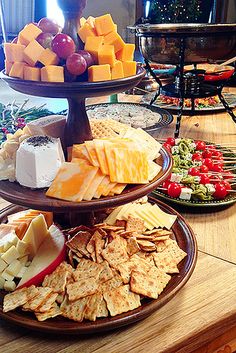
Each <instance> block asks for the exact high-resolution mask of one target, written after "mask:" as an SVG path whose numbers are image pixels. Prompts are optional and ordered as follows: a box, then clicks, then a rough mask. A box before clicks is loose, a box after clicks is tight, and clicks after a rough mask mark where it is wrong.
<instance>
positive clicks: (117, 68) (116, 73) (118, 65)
mask: <svg viewBox="0 0 236 353" xmlns="http://www.w3.org/2000/svg"><path fill="white" fill-rule="evenodd" d="M123 77H124V70H123V65H122V62H121V61H119V60H116V62H115V65H114V66H113V67H112V68H111V79H112V80H117V79H119V78H123Z"/></svg>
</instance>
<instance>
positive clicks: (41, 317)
mask: <svg viewBox="0 0 236 353" xmlns="http://www.w3.org/2000/svg"><path fill="white" fill-rule="evenodd" d="M58 315H61V310H60V308H59V306H58V305H57V304H56V303H54V305H53V306H52V307H51V308H50V309H49V310H48V311H46V312H43V313H39V312H35V316H36V318H37V319H38V321H45V320H47V319H52V318H53V317H56V316H58Z"/></svg>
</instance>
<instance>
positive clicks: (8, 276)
mask: <svg viewBox="0 0 236 353" xmlns="http://www.w3.org/2000/svg"><path fill="white" fill-rule="evenodd" d="M1 276H2V278H4V279H5V280H6V281H13V279H14V276H12V275H10V274H9V273H8V272H7V271H6V270H4V271H3V272H2V275H1Z"/></svg>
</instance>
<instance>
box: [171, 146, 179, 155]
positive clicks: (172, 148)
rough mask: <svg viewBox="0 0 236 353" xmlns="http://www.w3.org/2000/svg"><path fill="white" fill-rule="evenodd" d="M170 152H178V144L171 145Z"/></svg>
mask: <svg viewBox="0 0 236 353" xmlns="http://www.w3.org/2000/svg"><path fill="white" fill-rule="evenodd" d="M171 153H172V154H174V153H179V146H173V147H171Z"/></svg>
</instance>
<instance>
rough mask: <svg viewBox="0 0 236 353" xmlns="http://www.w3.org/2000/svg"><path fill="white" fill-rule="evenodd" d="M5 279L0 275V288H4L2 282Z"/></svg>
mask: <svg viewBox="0 0 236 353" xmlns="http://www.w3.org/2000/svg"><path fill="white" fill-rule="evenodd" d="M5 282H6V280H5V279H4V278H2V277H1V276H0V289H4V284H5Z"/></svg>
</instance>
